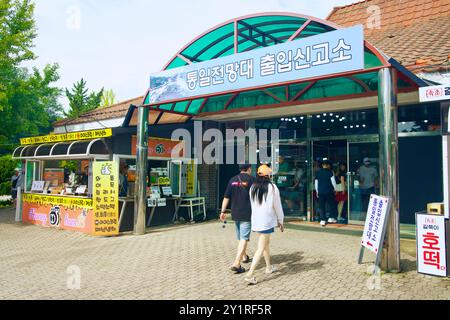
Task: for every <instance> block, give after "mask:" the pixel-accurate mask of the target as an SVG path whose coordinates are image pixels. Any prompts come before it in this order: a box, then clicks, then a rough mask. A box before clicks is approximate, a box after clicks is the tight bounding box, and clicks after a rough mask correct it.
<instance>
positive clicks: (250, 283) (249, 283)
mask: <svg viewBox="0 0 450 320" xmlns="http://www.w3.org/2000/svg"><path fill="white" fill-rule="evenodd" d="M244 280H245V281H247V282H248V285H255V284H257V283H258V281H256V277H252V278H245V279H244Z"/></svg>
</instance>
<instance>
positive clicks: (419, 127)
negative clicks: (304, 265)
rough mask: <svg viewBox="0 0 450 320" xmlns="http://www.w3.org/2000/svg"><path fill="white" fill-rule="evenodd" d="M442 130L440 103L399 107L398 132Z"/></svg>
mask: <svg viewBox="0 0 450 320" xmlns="http://www.w3.org/2000/svg"><path fill="white" fill-rule="evenodd" d="M440 130H441V114H440V106H439V104H419V105H412V106H403V107H399V108H398V132H399V133H411V132H430V131H440Z"/></svg>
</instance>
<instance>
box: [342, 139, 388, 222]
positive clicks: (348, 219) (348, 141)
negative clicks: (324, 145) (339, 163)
mask: <svg viewBox="0 0 450 320" xmlns="http://www.w3.org/2000/svg"><path fill="white" fill-rule="evenodd" d="M379 138H380V137H379V136H378V135H370V136H363V137H353V138H349V139H347V182H348V181H349V176H350V175H351V171H350V166H349V164H350V144H358V143H376V144H377V146H378V144H379V142H380V139H379ZM378 171H379V168H378ZM379 175H380V173H379V172H378V176H379ZM347 222H348V224H353V225H364V224H365V221H361V220H352V219H351V211H350V184H349V183H347Z"/></svg>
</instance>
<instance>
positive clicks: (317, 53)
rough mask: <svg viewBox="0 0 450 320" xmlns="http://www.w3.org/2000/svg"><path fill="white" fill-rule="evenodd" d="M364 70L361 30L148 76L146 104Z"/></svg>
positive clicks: (350, 30)
mask: <svg viewBox="0 0 450 320" xmlns="http://www.w3.org/2000/svg"><path fill="white" fill-rule="evenodd" d="M363 68H364V34H363V27H362V26H361V25H358V26H354V27H351V28H346V29H339V30H335V31H331V32H327V33H324V34H320V35H316V36H311V37H307V38H303V39H299V40H294V41H290V42H286V43H283V44H279V45H274V46H269V47H265V48H260V49H256V50H253V51H249V52H244V53H239V54H235V55H230V56H226V57H223V58H218V59H214V60H209V61H205V62H199V63H194V64H191V65H188V66H185V67H180V68H175V69H171V70H166V71H163V72H160V73H156V74H154V75H151V76H150V100H149V101H147V102H146V103H147V104H153V105H154V104H158V103H162V102H165V101H170V100H177V99H180V100H182V99H184V98H190V97H195V96H203V95H207V94H213V93H218V92H227V91H233V90H239V89H244V88H253V87H258V86H263V85H268V84H276V83H280V82H286V81H293V80H299V79H307V78H312V77H317V76H323V75H328V74H336V73H341V72H348V71H354V70H360V69H363Z"/></svg>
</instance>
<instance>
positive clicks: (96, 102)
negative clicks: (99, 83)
mask: <svg viewBox="0 0 450 320" xmlns="http://www.w3.org/2000/svg"><path fill="white" fill-rule="evenodd" d="M86 84H87V83H86V81H85V80H84V79H83V78H81V80H80V81H78V82H76V83H74V85H73V88H72V89H71V91H69V90H68V89H66V97H67V99H69V107H70V109H69V111H68V112H65V113H64V115H65V116H66V117H68V118H76V117H79V116H80V115H81V114H83V113H85V112H88V111H91V110H94V109H96V108H98V107H99V106H100V103H101V100H102V96H103V88H102V89H101V90H100V91H99V92H95V91H92V92H91V93H89V94H88V91H89V89H88V88H87V87H86Z"/></svg>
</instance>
